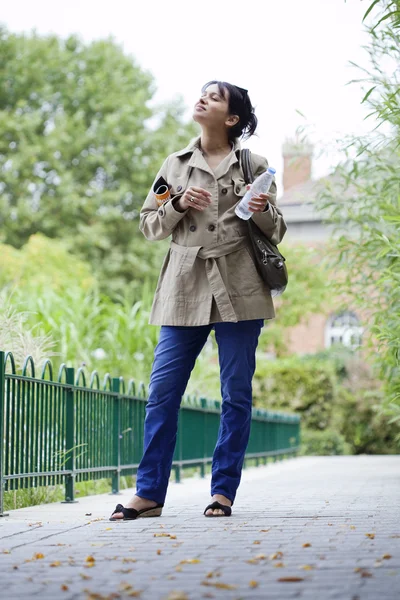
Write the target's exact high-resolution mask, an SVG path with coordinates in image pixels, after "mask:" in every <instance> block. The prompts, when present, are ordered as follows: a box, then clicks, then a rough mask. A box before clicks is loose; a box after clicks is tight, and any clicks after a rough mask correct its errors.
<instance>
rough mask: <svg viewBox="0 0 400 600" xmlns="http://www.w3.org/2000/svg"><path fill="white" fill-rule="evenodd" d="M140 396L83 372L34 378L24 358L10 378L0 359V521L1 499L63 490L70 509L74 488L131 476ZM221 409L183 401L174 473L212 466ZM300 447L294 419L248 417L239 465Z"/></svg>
mask: <svg viewBox="0 0 400 600" xmlns="http://www.w3.org/2000/svg"><path fill="white" fill-rule="evenodd" d="M145 405H146V389H145V386H144V385H143V383H140V384H139V386H138V387H137V388H136V385H135V382H134V380H130V381H129V383H128V385H127V386H126V384H125V381H124V380H123V378H122V377H120V378H115V377H113V378H112V377H110V375H109V374H107V375H106V376H105V377H104V380H103V381H102V382H100V379H99V376H98V374H97V372H96V371H94V372H93V373H92V375H91V376H90V379H89V380H87V379H86V375H85V373H84V370H83V369H82V368H80V369H78V370H77V371H76V372H75V370H74V369H72V368H68V367H66V366H65V364H63V365H61V367H60V369H59V371H58V375H57V378H56V379H54V374H53V367H52V363H51V361H50V360H47V361H46V362H45V363H44V365H43V367H42V370H41V374H40V376H39V377H37V376H36V372H35V364H34V361H33V359H32V357H28V358H27V359H26V360H25V363H24V365H23V368H22V373H21V374H17V371H16V367H15V361H14V358H13V355H12V353H10V352H8V353H4V352H0V516H2V515H3V507H4V505H3V495H4V491H8V490H17V489H20V488H26V487H36V486H45V485H58V484H61V483H64V484H65V501H66V502H73V501H74V484H75V482H77V481H86V480H89V479H90V480H93V479H100V478H111V481H112V492H113V493H118V491H119V487H120V476H121V474H123V475H133V474H135V473H136V470H137V467H138V464H139V461H140V459H141V454H142V447H143V421H144V416H145ZM219 415H220V403H219V402H217V401H212V400H207V399H205V398H199V399H198V398H195V397H190V396H186V397H185V398H184V400H183V404H182V409H181V411H180V416H179V429H178V438H177V445H176V450H175V455H174V462H173V468H174V469H175V476H176V479H177V481H179V480H180V475H181V469H182V468H184V467H188V466H200V467H201V474H202V475H204V472H205V465H206V464H207V463H210V462H211V461H212V454H213V450H214V446H215V442H216V439H217V434H218V427H219ZM299 444H300V417H299V416H298V415H289V414H284V413H277V412H271V411H266V410H261V409H253V415H252V429H251V435H250V441H249V445H248V449H247V453H246V459H256V461H257V462H258V461H259V460H260V459H264V460H266V458H267V457H269V456H271V457H274V458H277V457H283V456H285V455H294V454H296V453H297V451H298V450H299Z"/></svg>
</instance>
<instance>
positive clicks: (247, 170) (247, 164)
mask: <svg viewBox="0 0 400 600" xmlns="http://www.w3.org/2000/svg"><path fill="white" fill-rule="evenodd" d="M240 163H241V167H242V171H243V176H244V180H245V183H246V184H247V185H248V184H251V183H253V181H254V173H253V167H252V165H251V152H250V150H249V149H248V148H243V150H241V151H240Z"/></svg>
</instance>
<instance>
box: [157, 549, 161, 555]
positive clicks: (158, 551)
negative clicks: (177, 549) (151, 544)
mask: <svg viewBox="0 0 400 600" xmlns="http://www.w3.org/2000/svg"><path fill="white" fill-rule="evenodd" d="M157 554H158V556H160V554H161V550H160V548H159V549H158V550H157Z"/></svg>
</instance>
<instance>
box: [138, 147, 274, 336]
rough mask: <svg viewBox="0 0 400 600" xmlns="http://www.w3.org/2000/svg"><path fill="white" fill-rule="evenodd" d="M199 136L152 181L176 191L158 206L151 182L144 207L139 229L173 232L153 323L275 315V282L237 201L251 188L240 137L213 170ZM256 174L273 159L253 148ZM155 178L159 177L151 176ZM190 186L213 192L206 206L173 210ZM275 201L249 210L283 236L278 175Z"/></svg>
mask: <svg viewBox="0 0 400 600" xmlns="http://www.w3.org/2000/svg"><path fill="white" fill-rule="evenodd" d="M199 140H200V138H198V139H196V140H195V141H193V142H192V143H191V144H189V146H188V147H187V148H185V149H184V150H181V151H179V152H175V153H174V154H171V155H170V156H168V158H167V159H166V160H165V162H164V164H163V165H162V167H161V169H160V171H159V172H158V174H157V176H156V178H155V180H154V182H156V181H157V180H158V178H159V177H161V176H162V177H163V178H164V179H165V180H166V181H167V183H168V185H169V186H170V188H171V189H170V193H171V199H170V200H167V201H166V202H165V203H164V204H162V205H161V206H160V207H159V206H158V204H157V201H156V198H155V194H154V192H153V186H152V188H151V190H150V192H149V194H148V196H147V198H146V201H145V203H144V205H143V207H142V209H141V211H140V226H139V227H140V230H141V231H142V233H143V235H144V236H145V237H146V238H147V239H148V240H151V241H157V240H162V239H164V238H167V237H168V236H170V235H172V241H171V245H170V249H169V251H168V253H167V255H166V257H165V259H164V262H163V265H162V268H161V273H160V276H159V280H158V284H157V288H156V292H155V296H154V301H153V306H152V311H151V315H150V320H149V323H150V324H151V325H185V326H194V325H207V324H209V323H216V322H220V321H231V322H237V321H244V320H248V319H272V318H273V317H274V316H275V312H274V306H273V302H272V298H271V294H270V292H269V289H268V288H267V287H266V285H265V284H264V282H263V280H262V279H261V277H260V276H259V274H258V272H257V270H256V267H255V265H254V262H253V258H252V254H251V248H250V245H249V244H250V242H249V239H248V236H247V223H246V222H245V221H243V220H242V219H240V218H239V217H237V216H236V215H235V212H234V209H235V206H236V204H237V203H238V202H239V201H240V199H241V198H242V196H244V194H245V193H246V184H245V181H244V178H243V173H242V170H241V168H240V165H239V160H238V158H239V151H240V144H239V142H238V141H237V142H236V143H235V145H234V147H233V149H232V152H231V153H230V154H229V155H228V156H227V157H226V158H225V159H224V160H223V161H222V162H221V163H220V164H219V165H218V167H217V169H216V170H215V171H212V170H211V168H210V167H209V166H208V164H207V162H206V161H205V159H204V157H203V155H202V152H201V150H200V148H199ZM252 163H253V171H254V174H255V176H258V175H260V174H261V173H263V172H264V171H265V170H266V169H267V167H268V162H267V160H266V159H265V158H263V157H261V156H258V155H256V154H252ZM153 185H154V184H153ZM189 186H198V187H202V188H204V189H206V190H208V191H209V192H211V194H212V202H211V204H210V205H209V206H208V207H207V208H206V209H205V210H203V211H197V210H196V209H190V208H189V209H187V210H186V211H185V212H183V213H181V212H178V211H177V210H175V208H174V200H176V199H178V198H179V197H180V196H181V195H182V194H183V193H184V192H185V190H186V189H187V188H188V187H189ZM270 193H271V194H272V197H271V199H270V204H269V207H268V206H267V210H266V211H264V212H262V213H256V214H254V215H253V216H252V217H251V218H252V219H253V220H254V222H255V223H256V224H257V225H258V227H259V228H260V229H261V230H262V231H263V232H264V233H265V234H266V235H267V236H268V237H269V238H270V239H271V240H272V242H273V243H274V244H278V243H279V242H280V241H281V240H282V238H283V236H284V234H285V231H286V224H285V221H284V219H283V217H282V213H281V212H280V210H279V209H278V208H276V206H275V203H276V185H275V182H273V184H272V186H271V189H270Z"/></svg>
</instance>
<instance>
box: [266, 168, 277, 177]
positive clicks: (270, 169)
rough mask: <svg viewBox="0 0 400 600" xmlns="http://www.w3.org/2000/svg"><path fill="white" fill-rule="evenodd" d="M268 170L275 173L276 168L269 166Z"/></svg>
mask: <svg viewBox="0 0 400 600" xmlns="http://www.w3.org/2000/svg"><path fill="white" fill-rule="evenodd" d="M268 171H269V172H270V173H272V175H275V173H276V169H274V168H273V167H268Z"/></svg>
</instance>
